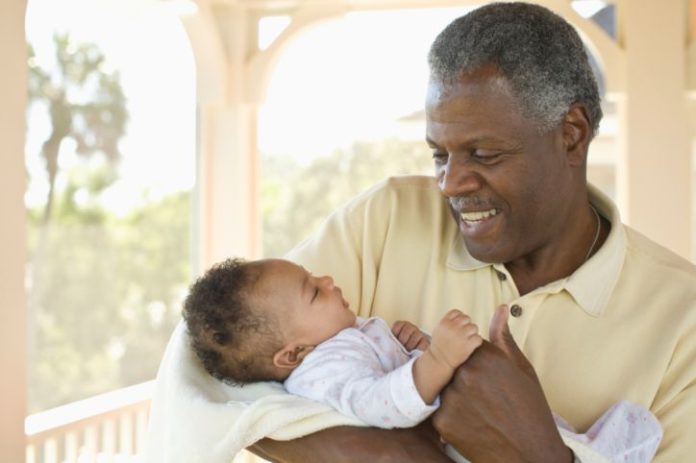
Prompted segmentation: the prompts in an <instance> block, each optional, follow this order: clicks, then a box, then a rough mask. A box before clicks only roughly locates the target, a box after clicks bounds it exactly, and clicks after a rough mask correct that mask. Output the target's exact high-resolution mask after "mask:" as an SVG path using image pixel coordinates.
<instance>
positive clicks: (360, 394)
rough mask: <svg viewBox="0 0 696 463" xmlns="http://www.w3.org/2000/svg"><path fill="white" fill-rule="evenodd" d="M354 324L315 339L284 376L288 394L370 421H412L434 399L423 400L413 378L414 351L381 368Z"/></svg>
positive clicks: (387, 424)
mask: <svg viewBox="0 0 696 463" xmlns="http://www.w3.org/2000/svg"><path fill="white" fill-rule="evenodd" d="M361 336H362V334H361V333H360V332H359V331H358V330H352V329H350V330H344V331H343V332H341V333H339V335H337V336H336V337H334V338H333V339H331V340H329V341H327V342H325V343H322V344H320V345H319V346H317V348H316V349H315V350H314V351H313V352H311V353H310V354H309V355H307V357H305V359H304V360H303V362H302V364H300V366H299V367H298V368H297V369H295V370H294V371H293V372H292V374H291V375H290V377H289V378H288V379H287V380H286V381H285V388H286V390H287V391H288V392H290V393H291V394H296V395H299V396H302V397H306V398H309V399H313V400H316V401H318V402H322V403H325V404H327V405H329V406H331V407H333V408H335V409H336V410H338V411H339V412H341V413H343V414H345V415H348V416H352V417H355V418H358V419H359V420H361V421H363V422H365V423H366V424H369V425H370V426H375V427H380V428H387V429H390V428H405V427H411V426H415V425H416V424H418V423H420V422H421V421H423V420H424V419H426V418H427V417H428V416H429V415H430V414H431V413H433V412H434V411H435V410H436V409H437V407H438V405H439V402H438V401H437V400H436V401H435V403H433V404H431V405H429V404H426V403H425V402H423V399H422V398H421V397H420V394H419V393H418V390H417V389H416V386H415V383H414V381H413V363H414V362H415V360H416V357H414V358H412V359H411V360H409V361H408V362H407V363H405V364H403V365H401V366H399V367H397V368H396V369H394V370H392V371H385V369H384V367H383V366H382V365H381V363H380V361H379V358H378V356H377V354H376V353H375V352H374V351H373V350H372V348H371V347H370V346H369V345H368V344H367V343H365V342H363V340H362V339H361Z"/></svg>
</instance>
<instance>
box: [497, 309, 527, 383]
mask: <svg viewBox="0 0 696 463" xmlns="http://www.w3.org/2000/svg"><path fill="white" fill-rule="evenodd" d="M508 318H509V310H508V306H506V305H501V306H499V307H498V308H497V309H495V312H494V313H493V317H492V318H491V324H490V327H489V332H488V339H490V341H491V343H492V344H493V345H494V346H496V347H497V348H499V349H500V350H502V351H503V352H504V353H505V355H506V356H507V357H508V358H509V359H511V360H512V361H514V362H515V363H516V364H517V366H518V367H519V368H521V369H522V371H524V372H526V373H527V374H528V375H529V376H530V377H531V378H534V379H535V380H536V381H538V379H536V378H537V376H536V372H535V371H534V367H532V364H531V363H529V360H527V357H525V356H524V354H523V353H522V351H521V350H520V348H519V347H517V343H516V342H515V338H513V337H512V333H510V327H509V326H508Z"/></svg>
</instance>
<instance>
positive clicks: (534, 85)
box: [428, 2, 602, 134]
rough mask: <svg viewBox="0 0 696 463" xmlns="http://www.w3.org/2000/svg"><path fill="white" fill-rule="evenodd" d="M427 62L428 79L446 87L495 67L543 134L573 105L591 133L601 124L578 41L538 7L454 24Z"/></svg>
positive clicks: (500, 8) (500, 9)
mask: <svg viewBox="0 0 696 463" xmlns="http://www.w3.org/2000/svg"><path fill="white" fill-rule="evenodd" d="M428 63H429V65H430V72H431V78H432V79H435V80H440V81H442V82H445V83H452V82H455V81H456V80H457V79H458V78H459V77H461V75H462V74H463V73H465V72H471V71H476V70H477V69H479V68H481V67H483V66H485V65H491V64H493V65H495V66H497V67H498V69H499V70H500V72H501V74H502V75H503V77H505V79H506V80H507V81H508V82H509V83H510V86H511V89H512V92H513V93H514V95H515V96H516V97H517V98H518V100H519V103H520V108H521V110H522V112H523V114H524V115H525V116H527V117H530V118H532V120H534V121H535V122H536V123H537V124H538V125H539V129H540V130H542V131H546V130H550V129H551V128H553V127H555V126H556V124H558V123H559V122H560V121H561V119H562V118H563V116H564V115H565V113H566V112H567V111H568V109H570V106H571V105H573V104H575V103H582V104H584V105H585V107H586V108H587V111H588V112H589V118H590V124H591V125H592V130H593V134H596V132H597V128H598V127H599V121H600V120H601V119H602V109H601V107H600V100H599V90H598V89H597V82H596V81H595V78H594V75H593V74H592V69H591V68H590V64H589V62H588V58H587V54H586V53H585V49H584V47H583V43H582V40H580V37H579V36H578V33H577V32H576V31H575V29H573V27H572V26H571V25H570V24H568V23H567V22H566V21H565V20H564V19H563V18H561V17H560V16H558V15H556V14H555V13H553V12H551V11H550V10H548V9H546V8H544V7H541V6H539V5H532V4H529V3H521V2H520V3H492V4H489V5H486V6H483V7H481V8H478V9H476V10H474V11H472V12H470V13H468V14H466V15H464V16H462V17H460V18H458V19H455V20H454V21H453V22H452V23H451V24H450V25H448V26H447V27H446V28H445V29H444V30H443V31H442V32H440V34H439V35H438V36H437V38H436V39H435V41H434V42H433V45H432V46H431V48H430V53H429V54H428Z"/></svg>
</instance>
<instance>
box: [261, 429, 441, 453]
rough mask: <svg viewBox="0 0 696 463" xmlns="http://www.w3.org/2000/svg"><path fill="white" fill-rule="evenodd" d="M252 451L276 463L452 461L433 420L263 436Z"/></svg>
mask: <svg viewBox="0 0 696 463" xmlns="http://www.w3.org/2000/svg"><path fill="white" fill-rule="evenodd" d="M248 450H250V451H251V452H253V453H254V454H256V455H258V456H260V457H262V458H265V459H266V460H268V461H271V462H274V463H294V462H296V463H356V462H371V463H372V462H375V463H422V462H425V461H427V462H428V463H448V462H449V463H452V461H451V460H450V459H449V458H448V457H447V456H446V455H445V454H444V453H443V452H442V446H441V445H440V442H439V437H438V435H437V433H436V432H435V430H434V429H433V427H432V425H431V424H430V421H426V422H424V423H421V424H420V425H418V426H416V427H415V428H408V429H391V430H388V429H378V428H358V427H349V426H341V427H336V428H330V429H325V430H323V431H319V432H317V433H314V434H310V435H309V436H305V437H302V438H300V439H295V440H292V441H275V440H272V439H263V440H261V441H259V442H257V443H256V444H254V445H253V446H251V447H250V448H249V449H248Z"/></svg>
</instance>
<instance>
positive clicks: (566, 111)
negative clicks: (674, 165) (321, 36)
mask: <svg viewBox="0 0 696 463" xmlns="http://www.w3.org/2000/svg"><path fill="white" fill-rule="evenodd" d="M429 63H430V68H431V80H430V83H429V87H428V92H427V100H426V116H427V142H428V144H429V146H430V147H431V149H432V154H433V159H434V162H435V168H436V178H435V179H432V178H425V177H405V178H394V179H390V180H387V181H386V182H384V183H382V184H380V185H378V186H376V187H375V188H373V189H372V190H371V191H368V192H367V193H365V194H363V195H361V196H359V197H358V198H356V199H355V200H353V201H352V202H351V203H349V204H348V205H347V206H346V207H344V208H343V209H341V210H340V211H338V212H337V213H335V214H334V215H332V216H331V218H329V220H328V221H327V222H326V223H325V224H324V226H323V228H322V229H321V230H320V231H319V232H318V233H317V234H316V235H315V236H314V237H312V238H311V239H309V240H308V241H306V242H304V243H302V244H301V245H300V246H299V247H298V248H297V249H295V250H294V251H293V252H292V253H291V255H290V258H292V259H295V260H296V261H298V262H301V263H302V264H303V265H305V266H306V267H307V268H310V269H312V271H314V272H317V273H320V274H331V275H333V276H334V277H335V279H336V280H337V282H338V284H340V285H341V287H342V288H343V291H344V294H345V295H346V298H347V299H349V300H351V301H352V303H353V306H354V307H357V308H358V312H359V314H360V315H362V316H381V317H384V318H385V319H387V320H389V321H393V320H396V319H407V320H410V321H412V322H414V323H417V324H420V325H421V326H423V327H425V328H426V329H427V328H429V327H432V326H433V325H434V324H435V322H436V321H437V320H438V319H439V318H440V317H441V316H442V314H443V313H444V312H445V311H447V310H448V309H450V308H453V307H456V308H459V309H462V310H464V311H465V312H467V313H469V314H470V315H471V317H472V319H473V320H474V322H475V323H477V324H478V325H479V326H480V327H481V328H482V331H483V332H485V330H486V328H487V327H488V326H489V323H490V320H491V317H492V315H493V313H494V311H495V309H496V307H498V306H499V305H501V304H505V305H506V307H507V308H508V310H509V315H510V318H509V319H508V321H507V322H508V324H509V328H508V324H505V323H502V324H500V323H499V324H497V326H494V327H492V329H491V339H490V341H491V342H487V343H484V345H483V346H482V347H481V348H480V349H479V350H477V351H476V352H475V353H474V355H473V356H472V358H471V359H470V360H469V361H468V362H467V363H466V364H464V365H463V366H462V367H460V369H459V370H458V372H457V374H456V376H455V378H454V380H453V382H452V383H451V384H450V385H449V386H448V387H447V388H446V390H445V392H444V393H443V395H442V406H441V408H440V410H439V411H438V412H437V413H436V414H435V416H434V418H433V420H432V423H433V425H434V430H433V428H432V427H431V426H430V425H429V424H426V425H422V426H420V427H419V428H416V429H413V430H399V431H386V430H376V429H366V428H350V427H337V428H331V429H327V430H324V431H321V432H318V433H315V434H312V435H309V436H307V437H303V438H301V439H296V440H293V441H289V442H279V441H273V440H270V439H265V440H262V441H260V442H259V443H258V444H257V445H256V446H254V447H253V450H254V451H255V452H257V453H258V454H260V455H262V456H266V457H267V458H269V459H272V460H274V461H304V462H307V461H321V462H357V461H360V462H367V461H395V462H396V461H398V462H405V461H418V462H422V461H433V462H434V461H447V459H446V457H444V455H443V454H442V453H441V450H440V445H439V443H440V439H439V438H438V436H440V437H441V438H442V439H444V440H445V441H447V442H448V443H450V444H451V445H452V446H453V447H455V448H456V449H457V450H459V452H460V453H461V454H462V455H464V456H466V457H467V458H468V459H470V460H472V461H475V462H478V461H485V462H494V461H505V462H511V461H534V462H545V461H549V462H564V461H567V462H570V461H573V458H577V459H579V460H583V458H585V457H584V455H585V454H584V453H583V452H584V449H583V446H582V445H581V444H578V445H574V444H572V443H570V442H569V441H568V440H566V439H564V438H563V436H562V435H561V433H560V432H559V431H558V430H557V428H556V426H555V423H554V420H553V418H552V415H551V412H550V409H553V410H554V411H555V412H557V413H558V414H559V415H560V416H562V417H563V418H565V419H566V420H567V421H568V422H569V423H570V424H571V425H573V426H574V427H575V428H576V429H578V430H580V431H585V430H586V429H587V428H588V427H589V426H590V425H591V424H592V423H593V422H594V421H595V420H596V419H597V418H598V417H599V416H601V415H602V413H603V412H604V411H606V410H607V409H609V408H610V407H611V406H612V405H613V404H615V403H617V402H618V401H620V400H628V401H631V402H634V403H637V404H640V405H642V406H644V407H646V408H648V409H649V410H650V411H651V412H652V413H653V414H654V415H655V416H656V417H657V418H658V420H659V421H660V423H661V425H662V427H663V431H664V438H663V440H662V443H661V445H660V447H659V450H658V454H657V457H656V460H657V461H665V462H685V461H691V460H692V459H693V456H694V455H696V439H694V436H696V269H695V268H694V266H693V265H692V264H690V263H689V262H687V261H685V260H683V259H681V258H679V257H677V256H675V255H673V254H671V253H670V252H669V251H667V250H665V249H664V248H662V247H660V246H658V245H657V244H655V243H653V242H651V241H649V240H648V239H646V238H645V237H643V236H642V235H640V234H639V233H637V232H636V231H634V230H632V229H630V228H629V227H626V226H625V225H623V224H622V223H621V220H620V217H619V214H618V211H617V209H616V207H615V206H614V205H613V204H612V203H611V201H610V200H609V199H608V198H606V197H605V196H604V195H602V194H601V193H600V192H599V191H597V190H596V189H594V188H592V187H588V185H587V182H586V161H587V151H588V145H589V143H590V141H591V140H592V138H593V135H594V134H595V133H596V131H597V127H598V125H599V121H600V119H601V117H602V113H601V109H600V104H599V96H598V91H597V85H596V83H595V81H594V78H593V76H592V72H591V70H590V67H589V65H588V61H587V56H586V54H585V52H584V49H583V45H582V43H581V41H580V38H579V37H578V35H577V33H576V32H575V31H574V30H573V28H572V27H571V26H570V25H569V24H568V23H566V22H565V21H564V20H563V19H561V18H559V17H558V16H556V15H555V14H553V13H551V12H550V11H548V10H546V9H544V8H542V7H539V6H535V5H530V4H525V3H513V4H492V5H488V6H485V7H482V8H480V9H477V10H475V11H473V12H471V13H469V14H468V15H466V16H464V17H462V18H459V19H457V20H456V21H454V22H453V23H452V24H450V25H449V26H448V27H447V28H446V29H445V30H444V31H442V33H441V34H440V35H439V36H438V37H437V39H436V40H435V42H434V44H433V46H432V49H431V51H430V55H429ZM518 346H519V347H518ZM568 446H570V447H571V448H569V447H568ZM574 455H575V457H574Z"/></svg>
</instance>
